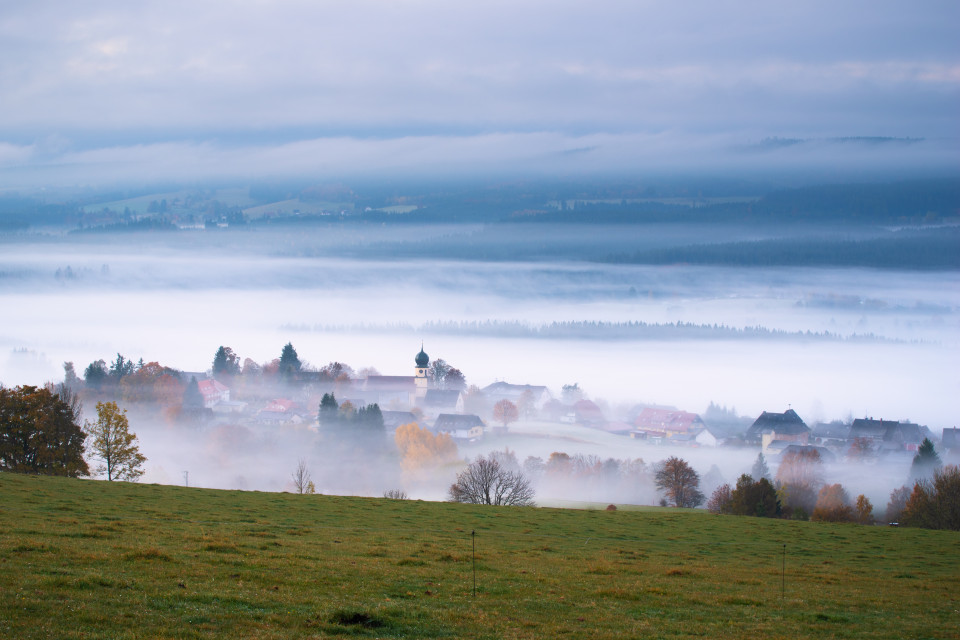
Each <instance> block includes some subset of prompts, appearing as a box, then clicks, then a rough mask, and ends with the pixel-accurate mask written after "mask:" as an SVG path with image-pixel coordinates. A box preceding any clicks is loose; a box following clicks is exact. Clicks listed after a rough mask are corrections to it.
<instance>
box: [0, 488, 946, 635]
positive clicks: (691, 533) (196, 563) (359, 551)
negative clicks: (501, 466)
mask: <svg viewBox="0 0 960 640" xmlns="http://www.w3.org/2000/svg"><path fill="white" fill-rule="evenodd" d="M0 498H2V499H0V637H2V638H45V639H46V638H332V637H359V638H491V639H494V638H590V639H596V638H647V637H650V638H673V637H705V638H949V637H960V612H958V610H960V583H958V576H960V534H957V533H955V532H944V531H924V530H913V529H896V528H888V527H861V526H856V525H832V524H823V523H805V522H787V521H779V520H760V519H755V518H737V517H729V516H714V515H710V514H708V513H705V512H702V511H683V510H676V509H656V508H645V509H636V510H631V509H628V508H621V509H619V510H617V511H605V510H599V509H598V510H575V509H545V508H529V509H528V508H495V507H479V506H468V505H458V504H446V503H428V502H419V501H394V500H384V499H370V498H352V497H337V496H299V495H289V494H274V493H257V492H238V491H215V490H206V489H192V488H184V487H172V486H158V485H140V484H126V483H107V482H101V481H91V480H73V479H65V478H52V477H33V476H21V475H14V474H9V473H0ZM471 531H475V532H476V536H475V542H476V594H475V595H474V573H473V551H472V543H473V539H472V536H471ZM784 545H786V546H785V547H784Z"/></svg>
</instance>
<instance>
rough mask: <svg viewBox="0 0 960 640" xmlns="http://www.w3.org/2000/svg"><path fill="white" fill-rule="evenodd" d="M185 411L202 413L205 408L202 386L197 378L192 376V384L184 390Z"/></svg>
mask: <svg viewBox="0 0 960 640" xmlns="http://www.w3.org/2000/svg"><path fill="white" fill-rule="evenodd" d="M182 406H183V410H184V411H185V412H191V411H202V410H203V408H204V403H203V394H202V393H200V385H199V384H198V383H197V378H196V376H190V382H188V383H187V388H186V389H184V390H183V405H182Z"/></svg>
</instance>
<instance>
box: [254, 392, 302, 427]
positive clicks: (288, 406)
mask: <svg viewBox="0 0 960 640" xmlns="http://www.w3.org/2000/svg"><path fill="white" fill-rule="evenodd" d="M257 420H259V421H260V422H266V423H269V424H303V422H305V418H304V417H303V411H302V410H301V408H300V405H298V404H297V403H296V402H294V401H293V400H289V399H287V398H277V399H275V400H271V401H270V402H269V403H267V405H266V406H265V407H264V408H263V409H261V410H260V412H259V413H258V414H257Z"/></svg>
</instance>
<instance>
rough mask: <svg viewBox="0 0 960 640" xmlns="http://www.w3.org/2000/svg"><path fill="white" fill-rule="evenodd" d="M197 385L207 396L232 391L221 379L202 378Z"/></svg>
mask: <svg viewBox="0 0 960 640" xmlns="http://www.w3.org/2000/svg"><path fill="white" fill-rule="evenodd" d="M197 386H198V387H199V388H200V393H202V394H203V395H205V396H209V395H213V394H217V393H224V392H226V391H230V389H228V388H227V386H226V385H225V384H223V383H221V382H220V381H219V380H200V381H199V382H197Z"/></svg>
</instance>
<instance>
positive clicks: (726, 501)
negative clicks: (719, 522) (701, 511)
mask: <svg viewBox="0 0 960 640" xmlns="http://www.w3.org/2000/svg"><path fill="white" fill-rule="evenodd" d="M730 496H731V491H730V485H728V484H722V485H720V486H719V487H717V488H716V489H714V490H713V493H712V494H710V499H709V500H707V511H709V512H710V513H730V501H731V497H730Z"/></svg>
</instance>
